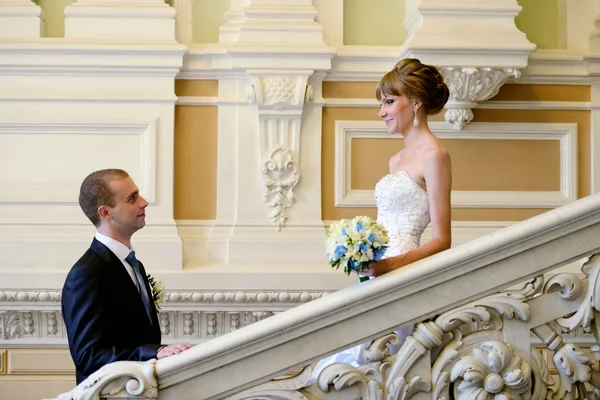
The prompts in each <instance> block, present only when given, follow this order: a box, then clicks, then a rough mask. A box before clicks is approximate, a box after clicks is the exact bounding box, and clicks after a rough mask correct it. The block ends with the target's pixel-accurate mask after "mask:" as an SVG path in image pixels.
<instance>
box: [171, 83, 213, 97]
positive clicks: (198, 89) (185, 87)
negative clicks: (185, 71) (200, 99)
mask: <svg viewBox="0 0 600 400" xmlns="http://www.w3.org/2000/svg"><path fill="white" fill-rule="evenodd" d="M175 95H176V96H207V97H212V96H218V95H219V81H217V80H192V79H177V80H176V81H175Z"/></svg>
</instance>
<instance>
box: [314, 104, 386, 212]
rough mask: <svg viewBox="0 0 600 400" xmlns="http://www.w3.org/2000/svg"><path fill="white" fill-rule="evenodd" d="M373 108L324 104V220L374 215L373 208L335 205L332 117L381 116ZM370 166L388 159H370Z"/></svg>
mask: <svg viewBox="0 0 600 400" xmlns="http://www.w3.org/2000/svg"><path fill="white" fill-rule="evenodd" d="M376 110H377V109H375V108H352V107H348V108H335V107H324V108H323V137H322V150H321V151H322V153H321V154H322V157H323V158H322V166H321V201H322V205H321V207H322V217H323V219H324V220H336V219H341V218H352V217H354V216H355V215H367V216H370V217H371V218H374V217H375V215H376V213H375V209H374V208H357V207H347V208H341V207H340V208H336V207H334V204H335V202H334V186H335V182H334V171H335V121H337V120H347V121H365V120H367V121H368V120H380V118H379V117H378V116H377V111H376ZM371 161H372V162H373V164H372V165H373V168H376V169H379V170H381V169H382V168H384V169H385V168H387V162H388V159H387V158H384V156H383V155H381V156H378V157H377V158H376V159H374V160H371Z"/></svg>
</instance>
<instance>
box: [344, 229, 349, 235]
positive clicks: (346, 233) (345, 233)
mask: <svg viewBox="0 0 600 400" xmlns="http://www.w3.org/2000/svg"><path fill="white" fill-rule="evenodd" d="M342 235H343V236H349V235H348V232H346V228H344V229H342Z"/></svg>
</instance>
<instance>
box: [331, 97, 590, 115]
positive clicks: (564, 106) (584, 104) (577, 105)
mask: <svg viewBox="0 0 600 400" xmlns="http://www.w3.org/2000/svg"><path fill="white" fill-rule="evenodd" d="M374 95H375V94H373V96H374ZM324 101H325V103H324V105H323V106H324V107H341V108H343V107H364V108H379V107H380V104H379V102H378V101H377V100H376V99H375V98H372V99H364V98H360V99H358V98H357V99H350V98H348V99H346V98H325V99H324ZM477 108H481V109H498V110H584V111H589V110H592V103H591V102H589V101H494V100H492V101H484V102H482V103H479V104H478V105H477V107H475V109H477Z"/></svg>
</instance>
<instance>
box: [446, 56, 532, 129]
mask: <svg viewBox="0 0 600 400" xmlns="http://www.w3.org/2000/svg"><path fill="white" fill-rule="evenodd" d="M440 71H441V73H442V74H443V75H444V80H445V81H446V84H447V85H448V88H449V89H450V99H449V100H448V102H447V103H446V106H445V108H446V114H445V115H444V116H445V118H446V122H448V123H450V124H452V125H453V126H454V128H456V129H458V130H460V129H463V128H464V127H465V125H466V124H468V123H469V122H471V121H472V120H473V111H472V110H471V109H473V108H475V107H477V104H478V103H480V102H483V101H485V100H488V99H490V98H492V97H494V96H495V95H496V94H498V91H499V90H500V87H502V85H504V83H505V82H506V81H507V80H508V79H510V78H515V79H516V78H519V76H520V75H521V74H520V72H519V70H518V69H515V68H473V67H467V68H457V67H441V68H440Z"/></svg>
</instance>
